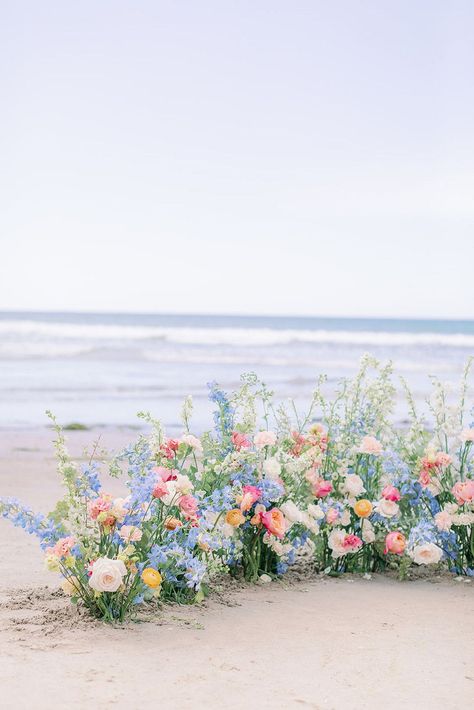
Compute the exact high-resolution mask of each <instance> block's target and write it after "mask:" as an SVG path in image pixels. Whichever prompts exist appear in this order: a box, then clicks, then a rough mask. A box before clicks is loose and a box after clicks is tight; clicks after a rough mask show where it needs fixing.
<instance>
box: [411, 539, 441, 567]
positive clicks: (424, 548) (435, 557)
mask: <svg viewBox="0 0 474 710" xmlns="http://www.w3.org/2000/svg"><path fill="white" fill-rule="evenodd" d="M409 554H410V557H411V558H412V560H413V562H415V564H417V565H433V564H437V563H438V562H439V561H440V559H441V558H442V556H443V550H442V549H441V548H440V547H438V545H435V544H434V542H425V543H424V544H423V545H416V546H415V547H414V548H413V550H411V552H410V553H409Z"/></svg>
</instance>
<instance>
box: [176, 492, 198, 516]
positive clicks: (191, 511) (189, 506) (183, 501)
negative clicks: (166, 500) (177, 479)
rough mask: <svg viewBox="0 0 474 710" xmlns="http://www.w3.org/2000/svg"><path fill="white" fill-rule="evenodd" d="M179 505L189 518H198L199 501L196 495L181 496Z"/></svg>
mask: <svg viewBox="0 0 474 710" xmlns="http://www.w3.org/2000/svg"><path fill="white" fill-rule="evenodd" d="M178 506H179V508H180V510H181V511H182V513H183V514H184V516H185V517H186V519H187V520H192V519H193V518H196V513H197V509H198V503H197V500H196V498H194V496H189V495H186V496H181V498H180V499H179V501H178Z"/></svg>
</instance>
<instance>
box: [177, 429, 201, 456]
mask: <svg viewBox="0 0 474 710" xmlns="http://www.w3.org/2000/svg"><path fill="white" fill-rule="evenodd" d="M180 441H181V443H182V444H186V446H190V447H191V449H194V451H198V452H199V453H200V454H202V450H203V449H202V444H201V442H200V441H199V439H198V438H197V436H193V435H192V434H183V436H182V437H181V439H180Z"/></svg>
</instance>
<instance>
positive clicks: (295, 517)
mask: <svg viewBox="0 0 474 710" xmlns="http://www.w3.org/2000/svg"><path fill="white" fill-rule="evenodd" d="M280 510H281V511H282V513H283V515H284V516H285V518H286V519H287V520H289V521H290V523H300V522H301V517H302V516H301V510H300V509H299V508H298V506H297V505H296V504H295V503H293V501H292V500H287V501H286V502H285V503H283V505H281V506H280Z"/></svg>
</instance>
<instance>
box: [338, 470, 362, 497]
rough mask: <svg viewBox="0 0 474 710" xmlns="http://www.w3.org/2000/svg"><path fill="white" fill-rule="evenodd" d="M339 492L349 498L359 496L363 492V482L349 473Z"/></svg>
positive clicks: (354, 474)
mask: <svg viewBox="0 0 474 710" xmlns="http://www.w3.org/2000/svg"><path fill="white" fill-rule="evenodd" d="M341 490H342V492H343V493H347V495H350V496H354V497H357V496H360V495H361V493H364V491H365V488H364V482H363V480H362V478H361V477H360V476H358V475H357V474H356V473H349V474H348V475H347V476H346V478H345V480H344V483H343V484H342V488H341Z"/></svg>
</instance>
